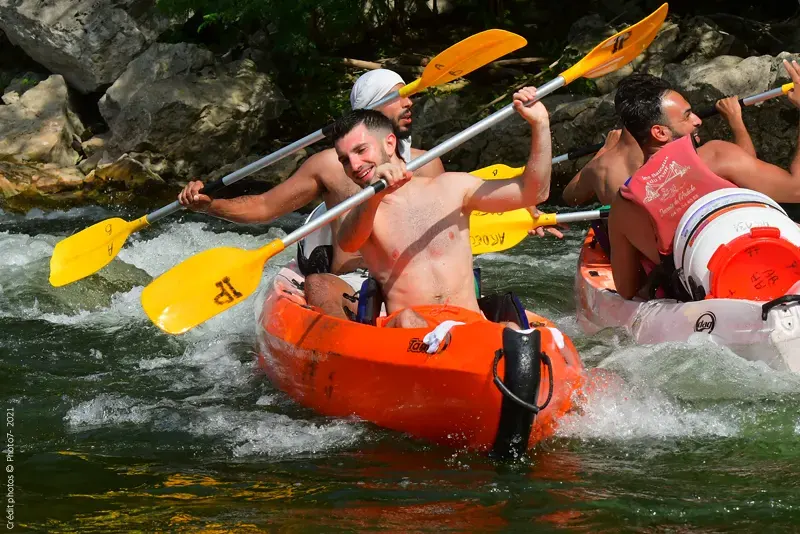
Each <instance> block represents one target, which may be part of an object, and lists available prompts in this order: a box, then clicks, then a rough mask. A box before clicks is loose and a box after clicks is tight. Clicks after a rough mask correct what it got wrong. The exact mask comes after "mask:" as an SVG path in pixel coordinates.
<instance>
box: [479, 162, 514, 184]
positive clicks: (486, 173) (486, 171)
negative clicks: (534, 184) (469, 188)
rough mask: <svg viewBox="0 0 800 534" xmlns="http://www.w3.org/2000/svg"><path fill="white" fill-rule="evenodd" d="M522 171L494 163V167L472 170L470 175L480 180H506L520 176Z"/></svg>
mask: <svg viewBox="0 0 800 534" xmlns="http://www.w3.org/2000/svg"><path fill="white" fill-rule="evenodd" d="M524 170H525V167H516V168H514V167H509V166H508V165H504V164H502V163H496V164H495V165H489V166H488V167H484V168H482V169H477V170H474V171H472V172H471V173H470V174H471V175H473V176H477V177H478V178H480V179H481V180H507V179H509V178H516V177H517V176H520V175H521V174H522V171H524Z"/></svg>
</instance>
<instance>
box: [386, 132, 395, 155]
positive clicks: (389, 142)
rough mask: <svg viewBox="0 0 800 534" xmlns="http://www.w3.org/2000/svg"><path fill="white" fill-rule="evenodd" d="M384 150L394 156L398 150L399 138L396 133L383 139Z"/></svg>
mask: <svg viewBox="0 0 800 534" xmlns="http://www.w3.org/2000/svg"><path fill="white" fill-rule="evenodd" d="M383 148H384V149H385V150H386V153H387V154H389V155H391V154H394V151H395V149H396V148H397V136H396V135H395V134H394V133H388V134H386V137H385V138H384V139H383Z"/></svg>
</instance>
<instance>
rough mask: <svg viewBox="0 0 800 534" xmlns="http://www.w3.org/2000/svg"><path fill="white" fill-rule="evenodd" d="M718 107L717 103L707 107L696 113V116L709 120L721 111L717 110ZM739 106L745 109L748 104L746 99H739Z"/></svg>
mask: <svg viewBox="0 0 800 534" xmlns="http://www.w3.org/2000/svg"><path fill="white" fill-rule="evenodd" d="M716 105H717V103H716V102H714V103H713V104H711V105H710V106H705V107H702V108H700V109H699V110H697V111H695V112H694V114H695V115H697V116H698V117H700V118H701V119H707V118H709V117H713V116H714V115H716V114H717V113H719V111H718V110H717V108H716ZM739 105H740V106H742V108H744V107H745V105H746V104H745V103H744V99H743V98H740V99H739Z"/></svg>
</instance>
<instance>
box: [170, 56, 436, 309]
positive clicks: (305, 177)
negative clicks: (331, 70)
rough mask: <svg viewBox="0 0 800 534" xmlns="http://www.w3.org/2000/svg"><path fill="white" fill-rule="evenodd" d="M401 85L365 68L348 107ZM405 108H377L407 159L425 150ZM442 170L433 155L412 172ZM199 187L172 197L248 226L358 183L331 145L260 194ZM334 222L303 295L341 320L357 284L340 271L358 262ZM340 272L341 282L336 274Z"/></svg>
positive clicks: (341, 194) (335, 197) (386, 73)
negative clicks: (326, 257) (414, 137)
mask: <svg viewBox="0 0 800 534" xmlns="http://www.w3.org/2000/svg"><path fill="white" fill-rule="evenodd" d="M403 85H405V83H404V82H403V79H402V78H401V77H400V76H399V75H398V74H396V73H395V72H392V71H390V70H386V69H377V70H372V71H369V72H367V73H366V74H363V75H362V76H361V77H359V79H358V80H356V83H355V84H354V85H353V89H352V91H351V92H350V105H351V106H352V108H353V109H361V108H365V107H367V106H370V105H372V104H374V103H375V102H377V101H378V100H380V99H381V98H383V97H384V96H386V95H387V94H389V93H390V92H391V91H394V90H396V89H399V88H400V87H403ZM411 107H412V102H411V99H409V98H407V97H406V98H400V99H398V100H395V101H394V102H393V103H391V104H388V105H386V106H384V107H382V108H380V109H379V110H377V111H380V112H381V113H383V114H384V115H385V116H386V117H388V118H389V120H390V121H391V123H392V124H393V126H394V128H395V130H396V131H397V132H398V136H399V137H400V144H401V147H402V148H401V150H402V155H403V158H404V159H406V160H407V161H410V160H411V159H414V158H417V157H419V156H420V155H421V154H423V153H424V152H425V151H424V150H418V149H414V148H411V138H410V136H411V122H412V121H411ZM443 172H444V166H443V165H442V161H441V160H440V159H438V158H437V159H435V160H433V161H432V162H430V163H428V164H427V165H425V166H424V167H422V168H420V169H418V170H417V172H416V173H415V174H418V175H420V176H437V175H439V174H441V173H443ZM203 185H204V184H203V183H202V182H200V181H193V182H190V183H189V184H188V185H187V186H186V187H185V188H184V189H183V191H181V193H180V194H179V195H178V200H179V201H180V203H181V204H182V205H184V206H186V207H187V208H189V209H190V210H193V211H199V212H204V213H207V214H209V215H213V216H215V217H219V218H221V219H226V220H228V221H232V222H237V223H251V224H252V223H268V222H270V221H272V220H274V219H276V218H278V217H280V216H282V215H285V214H287V213H290V212H292V211H295V210H297V209H299V208H301V207H303V206H305V205H306V204H309V203H310V202H313V201H314V200H315V199H317V198H319V197H320V196H322V198H323V199H324V200H325V203H326V205H327V206H329V207H330V206H334V205H336V204H338V203H339V202H341V201H343V200H345V199H346V198H348V197H350V196H351V195H353V194H354V193H357V192H358V191H359V188H358V186H356V184H354V183H353V182H352V181H351V180H350V179H349V178H348V177H347V175H345V173H344V171H343V170H342V165H341V164H340V163H339V161H338V159H337V157H336V152H335V151H334V150H333V149H332V148H329V149H326V150H323V151H321V152H318V153H316V154H314V155H313V156H311V157H310V158H308V159H307V160H306V161H305V162H304V163H303V164H302V165H301V166H300V168H299V169H297V171H295V173H294V174H293V175H292V176H291V177H289V178H288V179H287V180H286V181H285V182H283V183H281V184H279V185H277V186H275V187H273V188H272V189H270V190H269V191H267V192H266V193H263V194H260V195H246V196H241V197H236V198H231V199H221V198H215V199H212V198H211V197H209V196H206V195H201V194H200V189H202V188H203ZM338 226H339V221H333V222H332V223H331V228H332V233H333V236H334V239H333V258H332V262H331V268H330V272H331V273H332V274H327V273H326V274H311V275H309V276H307V278H306V282H305V295H306V299H307V300H308V302H309V303H310V304H311V305H314V306H318V307H320V308H321V309H322V310H323V311H324V312H325V313H328V314H330V315H334V316H336V317H340V318H347V314H346V312H345V309H347V310H349V311H350V312H352V313H355V312H356V309H355V308H356V306H355V304H354V303H353V302H352V301H351V300H349V299H346V298H343V295H344V294H348V295H349V294H352V293H353V292H354V291H358V290H359V289H360V287H353V286H351V285H350V284H349V283H348V282H347V281H345V280H346V279H347V277H346V275H347V273H351V272H352V271H355V270H356V269H357V268H361V267H363V266H364V265H363V261H362V259H361V256H360V255H359V254H357V253H346V252H344V251H343V250H342V249H341V248H340V247H339V244H338V243H337V240H336V231H337V229H338ZM310 253H311V251H309V254H310ZM343 274H344V275H345V280H343V279H342V278H340V277H339V276H336V275H343ZM352 278H353V279H354V280H358V279H359V278H358V277H352ZM354 283H355V282H354Z"/></svg>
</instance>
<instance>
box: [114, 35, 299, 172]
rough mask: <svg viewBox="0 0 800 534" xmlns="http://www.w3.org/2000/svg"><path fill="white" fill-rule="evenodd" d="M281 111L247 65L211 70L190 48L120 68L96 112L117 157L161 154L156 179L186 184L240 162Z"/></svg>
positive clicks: (278, 98) (162, 50) (159, 51)
mask: <svg viewBox="0 0 800 534" xmlns="http://www.w3.org/2000/svg"><path fill="white" fill-rule="evenodd" d="M287 106H288V102H287V101H286V99H285V98H284V97H283V95H282V94H281V92H280V90H279V89H278V88H277V87H276V86H275V85H274V84H273V83H272V82H271V80H270V79H269V77H268V76H267V75H266V74H264V73H261V72H258V71H257V70H256V68H255V65H254V63H253V62H252V61H250V60H242V61H237V62H232V63H228V64H226V65H212V64H211V57H210V53H208V52H207V51H203V50H202V49H199V48H197V47H195V46H193V45H184V44H181V45H169V44H158V45H154V46H153V47H152V48H150V49H149V50H148V51H147V52H146V53H145V54H143V55H142V56H140V57H139V58H137V59H136V60H134V61H132V62H131V64H130V65H128V68H127V69H126V71H125V73H123V74H122V76H120V78H119V79H118V80H117V81H116V82H115V83H114V85H112V86H111V88H109V89H108V91H107V92H106V94H105V96H104V97H103V98H102V100H101V103H100V111H101V113H102V114H103V118H104V119H105V120H106V122H107V123H108V125H109V127H110V129H111V133H112V137H111V140H110V145H111V146H112V147H113V148H114V149H115V150H116V151H117V153H123V152H146V153H151V155H152V154H153V153H155V154H168V155H169V161H170V164H169V165H168V166H166V168H161V169H160V170H159V171H158V172H160V173H162V172H163V173H166V174H168V175H174V176H177V177H180V178H183V179H187V178H190V177H192V176H199V175H201V174H203V173H205V172H208V171H209V170H212V169H215V168H217V167H219V166H220V165H221V164H223V163H226V162H230V161H234V160H236V159H237V158H239V157H242V156H246V155H247V154H248V153H249V151H250V150H251V148H253V146H254V144H255V143H256V142H257V141H258V140H259V139H260V138H261V137H263V136H264V135H266V134H267V133H268V123H269V121H270V120H273V119H275V118H277V117H278V116H279V115H280V113H281V112H282V111H283V110H284V109H285V108H286V107H287ZM155 159H157V158H155Z"/></svg>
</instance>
